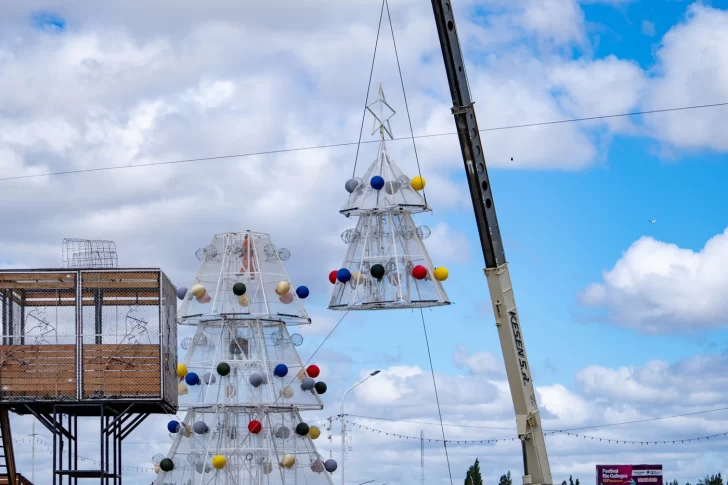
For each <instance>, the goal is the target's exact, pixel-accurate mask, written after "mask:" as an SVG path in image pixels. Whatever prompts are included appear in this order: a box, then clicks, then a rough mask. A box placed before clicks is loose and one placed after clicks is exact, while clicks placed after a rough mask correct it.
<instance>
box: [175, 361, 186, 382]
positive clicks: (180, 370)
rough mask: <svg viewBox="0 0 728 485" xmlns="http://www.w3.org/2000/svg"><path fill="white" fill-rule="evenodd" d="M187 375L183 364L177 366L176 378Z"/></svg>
mask: <svg viewBox="0 0 728 485" xmlns="http://www.w3.org/2000/svg"><path fill="white" fill-rule="evenodd" d="M186 375H187V366H186V365H184V364H177V377H179V378H180V379H181V378H183V377H184V376H186Z"/></svg>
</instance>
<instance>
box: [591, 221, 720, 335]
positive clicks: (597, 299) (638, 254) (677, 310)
mask: <svg viewBox="0 0 728 485" xmlns="http://www.w3.org/2000/svg"><path fill="white" fill-rule="evenodd" d="M727 266H728V228H727V229H726V230H725V231H724V232H723V233H721V234H718V235H716V236H714V237H712V238H711V239H710V240H708V242H706V243H705V246H704V247H703V248H702V249H701V250H699V251H693V250H691V249H687V248H681V247H679V246H677V245H675V244H671V243H666V242H662V241H657V240H655V239H653V238H651V237H642V238H640V239H639V240H637V241H636V242H635V243H633V244H632V245H631V246H630V247H629V248H628V249H627V251H625V253H624V254H623V255H622V257H621V258H620V259H619V260H618V261H617V262H616V264H615V265H614V267H613V268H612V269H610V270H609V271H605V272H604V274H603V275H602V282H600V283H594V284H592V285H590V286H589V287H587V288H586V289H585V290H584V291H583V292H582V293H581V294H580V300H581V302H582V303H583V304H584V305H587V306H591V307H600V308H602V309H604V310H605V311H606V316H607V318H609V320H610V321H612V322H613V323H615V324H617V325H622V326H626V327H632V328H638V329H641V330H644V331H646V332H650V333H660V332H668V331H675V330H677V331H690V330H695V329H701V328H715V327H718V326H720V325H724V324H725V323H726V321H728V302H726V299H725V297H724V288H725V287H726V285H728V276H726V274H725V271H723V270H722V268H725V267H727Z"/></svg>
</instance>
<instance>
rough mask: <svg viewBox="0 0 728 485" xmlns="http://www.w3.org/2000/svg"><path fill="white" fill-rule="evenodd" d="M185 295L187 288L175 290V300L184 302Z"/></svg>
mask: <svg viewBox="0 0 728 485" xmlns="http://www.w3.org/2000/svg"><path fill="white" fill-rule="evenodd" d="M186 295H187V288H185V287H184V286H183V287H181V288H177V298H179V299H180V300H184V299H185V296H186Z"/></svg>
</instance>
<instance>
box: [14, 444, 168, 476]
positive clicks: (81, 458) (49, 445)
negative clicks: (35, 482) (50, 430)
mask: <svg viewBox="0 0 728 485" xmlns="http://www.w3.org/2000/svg"><path fill="white" fill-rule="evenodd" d="M32 441H35V442H36V443H37V444H39V445H41V446H43V447H44V448H45V449H46V451H47V452H48V453H49V454H50V455H51V456H53V452H52V451H51V446H52V444H51V443H49V442H47V441H45V440H44V439H41V438H38V437H34V436H26V437H23V438H16V439H14V440H13V443H30V442H32ZM63 454H64V455H65V454H68V450H63ZM71 456H75V455H73V454H71ZM77 458H78V459H79V460H80V461H85V462H91V463H95V464H98V465H100V464H101V462H100V461H98V460H94V459H93V458H86V457H85V456H80V455H78V456H77ZM121 468H122V469H123V470H135V471H138V472H153V471H154V468H144V467H140V466H122V467H121Z"/></svg>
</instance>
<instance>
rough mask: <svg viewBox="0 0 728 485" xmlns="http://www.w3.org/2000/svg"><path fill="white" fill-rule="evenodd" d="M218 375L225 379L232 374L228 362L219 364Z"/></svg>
mask: <svg viewBox="0 0 728 485" xmlns="http://www.w3.org/2000/svg"><path fill="white" fill-rule="evenodd" d="M217 373H218V374H220V375H221V376H223V377H225V376H226V375H228V374H230V364H228V363H227V362H220V363H219V364H217Z"/></svg>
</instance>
